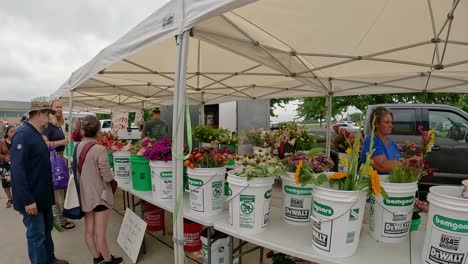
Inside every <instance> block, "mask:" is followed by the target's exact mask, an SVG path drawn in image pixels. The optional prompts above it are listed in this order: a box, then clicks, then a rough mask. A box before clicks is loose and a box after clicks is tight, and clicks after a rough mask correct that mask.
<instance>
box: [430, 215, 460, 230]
mask: <svg viewBox="0 0 468 264" xmlns="http://www.w3.org/2000/svg"><path fill="white" fill-rule="evenodd" d="M433 222H434V225H435V226H437V227H440V228H442V229H445V230H450V231H454V232H459V233H468V221H463V220H457V219H452V218H448V217H444V216H441V215H434V218H433Z"/></svg>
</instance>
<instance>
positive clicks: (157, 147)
mask: <svg viewBox="0 0 468 264" xmlns="http://www.w3.org/2000/svg"><path fill="white" fill-rule="evenodd" d="M144 155H145V158H147V159H149V160H161V161H171V160H172V141H171V140H170V139H169V138H163V139H161V140H159V141H157V142H156V143H154V144H153V145H152V146H151V147H149V148H147V149H146V151H145V153H144Z"/></svg>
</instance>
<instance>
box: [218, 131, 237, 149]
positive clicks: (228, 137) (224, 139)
mask: <svg viewBox="0 0 468 264" xmlns="http://www.w3.org/2000/svg"><path fill="white" fill-rule="evenodd" d="M216 134H217V139H216V140H217V141H218V143H219V144H220V145H234V146H237V145H239V144H240V140H239V137H238V136H237V135H236V134H232V132H231V131H229V129H225V128H218V131H217V133H216Z"/></svg>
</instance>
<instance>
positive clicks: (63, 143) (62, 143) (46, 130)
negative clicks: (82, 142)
mask: <svg viewBox="0 0 468 264" xmlns="http://www.w3.org/2000/svg"><path fill="white" fill-rule="evenodd" d="M50 134H51V128H50V127H49V126H47V127H46V128H44V129H43V130H42V137H43V138H44V140H45V142H46V144H47V146H48V147H49V148H56V147H60V146H66V145H68V139H66V138H64V139H62V140H54V141H50V140H49V137H50Z"/></svg>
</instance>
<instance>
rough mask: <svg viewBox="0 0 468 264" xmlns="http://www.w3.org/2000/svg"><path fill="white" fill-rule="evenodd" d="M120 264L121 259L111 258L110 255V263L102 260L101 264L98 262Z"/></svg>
mask: <svg viewBox="0 0 468 264" xmlns="http://www.w3.org/2000/svg"><path fill="white" fill-rule="evenodd" d="M122 263H123V258H121V257H116V256H112V255H111V260H110V261H105V260H102V261H101V262H99V264H122Z"/></svg>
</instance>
